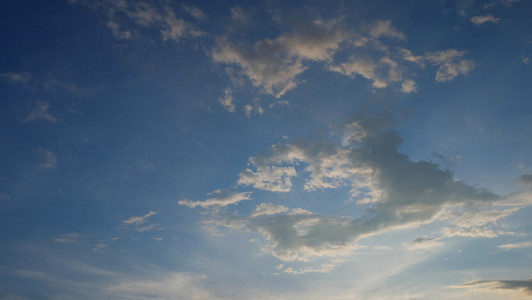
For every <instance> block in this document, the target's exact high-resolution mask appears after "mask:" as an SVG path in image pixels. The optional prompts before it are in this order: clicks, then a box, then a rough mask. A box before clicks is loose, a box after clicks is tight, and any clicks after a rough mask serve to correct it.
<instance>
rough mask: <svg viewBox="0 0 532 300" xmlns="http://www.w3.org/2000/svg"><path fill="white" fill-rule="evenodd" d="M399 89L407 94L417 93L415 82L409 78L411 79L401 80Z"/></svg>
mask: <svg viewBox="0 0 532 300" xmlns="http://www.w3.org/2000/svg"><path fill="white" fill-rule="evenodd" d="M401 91H402V92H403V93H407V94H410V93H417V85H416V82H415V81H414V80H411V79H407V80H405V81H403V83H402V84H401Z"/></svg>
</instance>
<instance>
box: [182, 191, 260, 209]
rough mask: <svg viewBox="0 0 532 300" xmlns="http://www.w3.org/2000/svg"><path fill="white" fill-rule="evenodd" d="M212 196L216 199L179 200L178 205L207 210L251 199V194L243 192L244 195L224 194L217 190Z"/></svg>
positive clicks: (235, 193)
mask: <svg viewBox="0 0 532 300" xmlns="http://www.w3.org/2000/svg"><path fill="white" fill-rule="evenodd" d="M212 194H214V195H216V197H212V198H209V199H207V200H204V201H190V200H188V199H183V200H179V201H178V204H180V205H185V206H188V207H190V208H194V207H198V206H199V207H203V208H207V207H211V206H215V207H223V206H228V205H231V204H236V203H238V202H240V201H244V200H250V199H251V193H250V192H242V193H237V192H225V193H224V192H222V191H220V190H217V191H214V192H213V193H212Z"/></svg>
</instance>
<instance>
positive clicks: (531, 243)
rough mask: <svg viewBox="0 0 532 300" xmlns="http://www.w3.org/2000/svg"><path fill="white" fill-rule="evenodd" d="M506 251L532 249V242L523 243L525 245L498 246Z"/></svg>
mask: <svg viewBox="0 0 532 300" xmlns="http://www.w3.org/2000/svg"><path fill="white" fill-rule="evenodd" d="M497 247H499V248H501V249H504V250H513V249H523V248H530V247H532V242H523V243H516V244H504V245H499V246H497Z"/></svg>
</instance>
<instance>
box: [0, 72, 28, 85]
mask: <svg viewBox="0 0 532 300" xmlns="http://www.w3.org/2000/svg"><path fill="white" fill-rule="evenodd" d="M0 79H2V80H6V81H10V82H15V83H25V82H28V81H30V79H31V73H29V72H6V73H0Z"/></svg>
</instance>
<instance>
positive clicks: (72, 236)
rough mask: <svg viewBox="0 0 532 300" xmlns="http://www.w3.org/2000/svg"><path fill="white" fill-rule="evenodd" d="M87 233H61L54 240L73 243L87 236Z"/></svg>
mask: <svg viewBox="0 0 532 300" xmlns="http://www.w3.org/2000/svg"><path fill="white" fill-rule="evenodd" d="M87 237H88V235H84V234H79V233H77V232H72V233H65V234H61V235H60V236H59V237H57V238H55V239H54V241H55V242H58V243H62V244H68V243H75V242H77V241H79V240H80V239H82V238H87Z"/></svg>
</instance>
